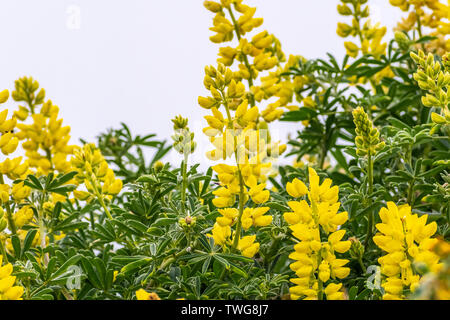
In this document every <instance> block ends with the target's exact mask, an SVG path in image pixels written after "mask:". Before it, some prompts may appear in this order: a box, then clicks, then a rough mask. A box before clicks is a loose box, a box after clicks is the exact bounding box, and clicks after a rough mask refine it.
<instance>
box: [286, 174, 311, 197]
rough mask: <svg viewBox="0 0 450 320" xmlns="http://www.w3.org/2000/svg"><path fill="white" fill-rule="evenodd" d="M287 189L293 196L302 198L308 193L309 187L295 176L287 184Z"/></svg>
mask: <svg viewBox="0 0 450 320" xmlns="http://www.w3.org/2000/svg"><path fill="white" fill-rule="evenodd" d="M286 191H287V193H288V194H289V195H290V196H291V197H294V198H300V197H303V196H304V195H305V194H307V193H308V188H307V187H306V185H305V184H304V183H303V182H302V181H300V180H299V179H297V178H295V179H294V180H293V181H292V182H288V183H287V184H286Z"/></svg>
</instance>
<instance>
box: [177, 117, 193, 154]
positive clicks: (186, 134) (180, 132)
mask: <svg viewBox="0 0 450 320" xmlns="http://www.w3.org/2000/svg"><path fill="white" fill-rule="evenodd" d="M172 122H173V129H174V131H175V133H174V135H173V136H172V140H173V148H174V149H175V150H176V151H177V152H178V153H180V154H183V155H188V154H191V153H193V152H194V150H195V147H196V143H195V141H194V133H193V132H191V131H190V130H189V128H188V126H187V125H188V119H187V118H183V117H182V116H176V117H175V118H174V119H172Z"/></svg>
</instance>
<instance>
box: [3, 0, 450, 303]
mask: <svg viewBox="0 0 450 320" xmlns="http://www.w3.org/2000/svg"><path fill="white" fill-rule="evenodd" d="M389 2H390V3H391V4H392V5H393V6H395V7H398V8H400V9H401V10H403V11H405V12H408V14H407V16H406V17H405V18H402V20H401V21H400V22H399V23H398V25H397V26H396V28H395V37H394V39H387V37H386V31H387V30H386V27H384V26H381V25H380V24H373V23H372V22H371V21H370V12H369V8H370V7H369V4H370V0H369V1H368V0H340V1H336V6H337V10H338V13H339V14H340V15H342V19H343V22H340V23H339V24H338V26H337V35H339V36H340V37H343V38H345V39H346V41H344V43H343V46H345V49H346V53H347V54H346V55H345V57H344V59H343V61H341V62H338V61H337V60H336V58H335V57H334V56H333V55H331V54H328V56H327V58H326V59H307V58H305V57H302V56H301V55H292V54H291V55H289V56H286V55H285V54H284V53H283V51H282V48H281V43H280V41H279V40H278V39H277V38H276V37H275V36H274V35H273V34H271V33H269V32H268V31H266V30H264V29H263V19H262V18H260V17H257V15H256V8H254V7H250V6H248V5H247V4H246V3H245V1H243V0H220V1H218V0H216V1H205V2H204V7H205V8H206V9H207V10H209V11H210V12H212V13H213V15H214V16H213V18H212V27H210V30H211V31H212V35H211V37H210V40H211V42H213V43H214V44H219V45H220V46H221V47H220V48H219V50H218V58H217V64H216V65H211V66H206V67H205V69H204V73H205V76H204V80H203V84H204V87H205V90H206V93H200V92H199V95H200V96H199V97H198V105H199V107H195V108H196V109H197V111H198V112H202V114H204V119H205V122H204V125H205V127H204V129H203V134H204V135H205V136H206V137H207V138H208V140H209V142H210V147H209V148H208V150H209V151H208V152H207V153H206V154H205V159H206V161H207V162H208V164H209V166H207V168H206V169H205V171H202V170H201V169H200V167H199V164H195V163H192V157H191V155H192V154H194V153H196V152H200V151H198V148H197V147H198V145H197V143H198V142H197V141H196V137H195V136H194V133H193V132H192V131H191V130H190V129H189V120H188V119H186V118H183V116H182V115H179V116H175V117H173V115H170V116H169V117H173V119H172V123H171V126H173V130H174V133H173V135H172V141H171V142H170V143H168V142H167V141H158V140H157V139H156V137H155V135H153V134H149V135H146V136H139V135H134V134H132V132H131V130H130V128H129V127H128V126H127V125H125V124H122V126H121V127H120V128H118V129H109V130H108V131H106V132H104V133H102V134H100V135H99V136H98V138H97V141H91V142H87V141H81V143H80V144H78V145H77V144H75V143H74V142H71V139H70V127H69V126H68V125H67V123H70V120H69V121H68V122H66V121H65V122H64V123H65V125H63V120H62V119H61V118H58V113H59V108H58V107H57V106H56V105H54V104H53V102H52V101H51V100H48V99H47V98H46V92H45V90H44V89H42V88H41V89H40V88H39V83H38V82H37V81H36V80H34V79H33V78H31V77H23V78H20V79H18V80H17V81H15V83H14V89H13V91H12V92H11V98H12V99H10V93H9V91H8V90H4V91H1V92H0V104H1V109H0V153H1V157H2V158H1V161H0V205H1V206H0V250H1V251H0V300H17V299H33V300H42V299H65V300H74V299H77V300H81V299H111V300H114V299H117V300H118V299H137V300H160V299H300V300H303V299H319V300H344V299H351V300H354V299H357V300H361V299H369V300H378V299H449V298H450V285H449V281H450V277H449V264H450V262H449V252H450V250H449V246H450V244H449V240H448V239H449V236H450V232H449V230H450V228H449V221H450V187H449V184H450V175H449V172H450V111H449V101H450V91H449V85H450V53H449V51H450V40H449V39H448V34H449V33H450V30H449V26H450V24H449V20H448V19H449V15H448V13H449V12H450V8H449V7H450V4H445V3H443V2H442V1H439V0H433V1H413V0H410V1H408V0H402V1H397V0H396V1H394V0H390V1H389ZM205 27H206V26H205ZM200 71H201V70H199V72H200ZM192 107H193V108H194V106H192ZM283 122H295V123H297V124H298V127H297V128H298V130H297V132H296V133H295V134H296V135H295V137H294V135H292V136H290V138H289V140H288V141H275V140H274V139H273V136H274V135H273V132H274V130H276V126H280V125H283ZM168 123H169V122H168ZM171 149H173V151H174V152H177V153H178V154H180V155H181V159H182V160H181V161H180V163H169V162H167V160H165V158H164V157H165V156H166V155H167V153H168V152H169V151H170V150H171ZM149 150H150V151H151V152H147V151H149ZM149 154H151V155H152V157H151V159H147V158H148V155H149ZM289 157H290V158H289ZM281 158H288V159H291V160H293V161H292V165H282V164H281V163H286V161H284V162H279V161H278V160H280V159H281Z"/></svg>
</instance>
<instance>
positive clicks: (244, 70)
mask: <svg viewBox="0 0 450 320" xmlns="http://www.w3.org/2000/svg"><path fill="white" fill-rule="evenodd" d="M242 2H243V1H242V0H221V1H220V2H214V1H205V2H204V5H205V7H206V8H207V9H208V10H210V11H212V12H213V13H215V14H216V15H215V17H214V20H213V25H214V26H213V27H211V28H210V30H211V31H214V32H215V35H213V36H211V37H210V40H211V41H212V42H214V43H223V42H229V41H232V40H233V38H234V36H235V35H236V38H237V40H238V44H237V45H236V46H226V47H221V48H220V50H219V56H220V58H219V59H218V62H219V63H222V64H224V65H225V66H228V67H229V66H232V65H233V64H234V62H235V61H236V62H237V63H238V70H237V71H235V72H232V75H231V76H232V78H233V79H235V80H236V81H241V80H243V79H246V80H247V81H248V87H249V90H248V92H243V94H244V93H245V97H246V98H247V99H248V101H249V103H250V105H251V106H252V107H253V106H254V105H255V103H256V102H261V101H262V100H268V99H270V98H272V97H275V99H276V100H275V101H274V102H272V103H270V104H268V106H267V107H266V109H264V110H263V111H262V112H261V116H262V118H263V119H264V121H266V122H272V121H274V120H277V119H279V118H280V117H281V115H282V114H283V113H284V109H283V108H287V109H288V110H295V109H296V108H298V107H296V106H293V105H289V104H290V103H291V102H292V100H293V95H294V93H295V91H296V90H297V89H299V88H301V87H302V86H303V84H304V81H305V79H304V78H303V77H301V76H298V77H296V78H295V79H294V80H295V81H292V80H291V79H290V77H289V76H287V75H285V73H286V72H287V71H289V68H291V67H293V66H296V65H297V64H298V63H299V61H300V59H301V57H300V56H290V57H289V59H288V61H287V62H286V63H285V65H284V66H282V65H281V63H283V62H285V61H286V57H285V54H284V53H283V51H282V50H281V44H280V41H279V40H278V39H277V38H276V37H275V36H274V35H272V34H270V33H269V32H268V31H266V30H264V31H261V32H259V33H257V34H256V35H254V36H253V37H252V38H251V39H250V38H246V37H245V35H246V34H248V33H249V32H250V31H252V30H253V29H255V28H257V27H259V26H261V25H262V23H263V19H262V18H255V17H254V14H255V11H256V8H254V7H250V6H247V5H245V4H243V3H242ZM263 71H270V72H269V73H268V75H266V76H261V77H260V79H259V80H260V84H258V83H257V79H258V75H259V73H260V72H263ZM242 90H245V89H244V88H242ZM257 120H258V119H257Z"/></svg>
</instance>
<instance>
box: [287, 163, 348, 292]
mask: <svg viewBox="0 0 450 320" xmlns="http://www.w3.org/2000/svg"><path fill="white" fill-rule="evenodd" d="M308 170H309V189H308V187H307V186H306V185H305V184H304V183H303V182H302V181H300V180H299V179H297V178H295V179H294V180H293V181H292V182H289V183H287V185H286V191H287V192H288V194H289V195H290V196H292V197H293V198H296V199H298V198H301V197H304V196H305V195H307V196H308V199H309V203H308V202H307V201H306V200H304V199H303V200H300V201H290V202H288V205H289V207H290V208H291V210H292V212H286V213H285V214H284V219H285V220H286V221H287V222H288V223H289V224H290V225H291V226H290V228H291V230H292V235H293V236H294V237H295V238H296V239H298V240H299V242H298V243H297V244H296V245H295V246H294V250H295V251H294V252H293V253H291V254H290V255H289V258H291V259H292V260H295V262H294V263H292V264H291V265H290V267H291V269H292V270H293V271H294V272H295V274H296V275H297V278H294V279H291V282H293V283H294V284H295V286H294V287H291V288H290V293H291V298H293V299H299V298H301V297H304V298H305V299H308V300H311V299H319V300H321V299H323V295H324V293H325V295H326V298H327V299H328V300H341V299H344V293H343V292H342V291H341V288H342V283H336V282H335V280H337V279H343V278H345V277H347V276H348V274H349V273H350V268H348V267H345V265H346V264H347V263H348V262H349V261H348V260H346V259H339V258H337V257H336V253H345V252H347V251H348V250H349V249H350V246H351V242H350V241H343V240H342V238H343V237H344V235H345V233H346V231H345V230H344V229H342V228H341V226H342V225H343V224H344V223H345V222H346V221H347V220H348V213H347V212H340V213H338V210H339V207H340V203H339V202H338V193H339V188H338V186H333V187H332V186H331V184H332V181H331V179H325V180H324V181H323V182H322V184H320V178H319V176H318V175H317V173H316V171H315V170H314V169H312V168H311V167H309V168H308ZM324 238H325V239H324ZM323 240H325V241H323ZM327 283H328V284H327Z"/></svg>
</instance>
